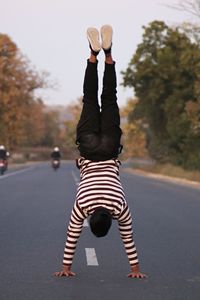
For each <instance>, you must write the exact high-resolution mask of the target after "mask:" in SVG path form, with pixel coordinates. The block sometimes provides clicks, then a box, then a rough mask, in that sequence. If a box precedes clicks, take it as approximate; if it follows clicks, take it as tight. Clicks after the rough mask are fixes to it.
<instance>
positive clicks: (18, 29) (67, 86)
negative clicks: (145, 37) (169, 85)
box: [0, 0, 191, 106]
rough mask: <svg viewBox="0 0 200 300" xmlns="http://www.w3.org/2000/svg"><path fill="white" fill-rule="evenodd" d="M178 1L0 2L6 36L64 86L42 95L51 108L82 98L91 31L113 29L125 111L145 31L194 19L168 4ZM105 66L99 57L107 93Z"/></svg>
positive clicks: (1, 26) (1, 27)
mask: <svg viewBox="0 0 200 300" xmlns="http://www.w3.org/2000/svg"><path fill="white" fill-rule="evenodd" d="M174 3H177V1H176V0H139V1H136V0H118V1H117V0H100V1H94V0H83V1H81V0H71V1H70V0H6V1H5V0H0V7H1V17H0V33H4V34H8V35H9V36H10V38H11V39H12V40H13V41H14V42H15V43H16V44H17V46H18V48H19V49H20V50H21V52H22V53H23V54H24V55H25V56H27V57H28V59H29V60H30V62H31V65H32V66H34V67H35V68H36V69H37V70H38V71H48V72H49V73H50V78H51V80H53V81H56V82H57V83H58V87H57V89H56V90H55V91H53V90H50V89H48V90H46V91H45V92H42V95H43V100H44V102H45V103H46V104H49V105H59V104H61V105H68V104H70V103H72V102H73V101H76V99H77V98H79V97H80V96H82V84H83V76H84V70H85V66H86V59H87V58H88V55H89V48H88V42H87V37H86V30H87V27H91V26H92V27H96V28H98V29H100V27H101V26H102V25H104V24H110V25H112V27H113V30H114V35H113V51H112V53H113V56H114V59H115V61H116V70H117V78H118V103H119V106H122V105H124V104H125V103H126V101H127V98H129V97H132V96H133V95H134V91H133V90H131V89H129V88H126V89H124V88H123V87H122V86H120V83H121V81H122V76H121V75H120V72H121V71H122V70H125V69H126V68H127V66H128V63H129V61H130V60H131V58H132V56H133V54H134V52H135V50H136V48H137V45H138V44H139V43H140V42H142V34H143V30H142V26H143V25H144V26H147V25H148V24H149V22H152V21H154V20H163V21H165V22H166V23H167V24H168V25H173V24H177V23H181V22H183V21H185V20H189V19H191V16H189V15H188V14H187V13H184V12H180V11H177V10H174V9H170V8H168V7H166V6H165V4H174ZM103 66H104V57H103V53H100V55H99V80H100V81H99V82H100V89H101V81H102V72H103Z"/></svg>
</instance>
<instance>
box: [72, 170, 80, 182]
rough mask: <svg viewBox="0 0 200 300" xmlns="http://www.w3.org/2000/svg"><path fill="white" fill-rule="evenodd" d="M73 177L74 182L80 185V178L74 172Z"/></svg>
mask: <svg viewBox="0 0 200 300" xmlns="http://www.w3.org/2000/svg"><path fill="white" fill-rule="evenodd" d="M72 176H73V178H74V181H75V183H76V185H78V184H79V178H78V177H77V176H76V174H75V172H74V171H72Z"/></svg>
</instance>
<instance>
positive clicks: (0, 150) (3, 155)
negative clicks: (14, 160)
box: [0, 145, 10, 169]
mask: <svg viewBox="0 0 200 300" xmlns="http://www.w3.org/2000/svg"><path fill="white" fill-rule="evenodd" d="M9 155H10V154H9V152H8V151H7V150H6V148H5V146H4V145H0V160H2V161H3V162H4V164H5V169H7V167H8V160H7V159H8V157H9Z"/></svg>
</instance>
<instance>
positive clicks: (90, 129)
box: [77, 28, 101, 142]
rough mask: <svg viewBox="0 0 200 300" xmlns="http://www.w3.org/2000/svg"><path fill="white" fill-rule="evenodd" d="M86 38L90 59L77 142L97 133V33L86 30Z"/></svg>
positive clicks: (98, 49) (98, 47)
mask: <svg viewBox="0 0 200 300" xmlns="http://www.w3.org/2000/svg"><path fill="white" fill-rule="evenodd" d="M87 37H88V41H89V46H90V50H91V53H90V57H89V59H88V60H87V67H86V70H85V77H84V83H83V108H82V113H81V116H80V120H79V122H78V124H77V141H78V142H80V139H81V136H83V135H85V134H88V133H89V134H90V133H97V132H99V126H100V124H99V121H100V107H99V103H98V73H97V64H98V61H97V55H98V53H99V51H100V49H101V45H100V42H99V33H98V30H97V29H95V28H88V30H87Z"/></svg>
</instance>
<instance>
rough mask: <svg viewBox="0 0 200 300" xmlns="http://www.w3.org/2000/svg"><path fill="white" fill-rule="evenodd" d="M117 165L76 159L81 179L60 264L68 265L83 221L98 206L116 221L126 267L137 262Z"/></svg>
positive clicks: (114, 160)
mask: <svg viewBox="0 0 200 300" xmlns="http://www.w3.org/2000/svg"><path fill="white" fill-rule="evenodd" d="M119 165H120V162H119V160H116V159H111V160H106V161H99V162H93V161H91V160H87V159H84V158H79V159H78V160H77V166H78V168H79V169H80V179H81V180H80V183H79V187H78V190H77V196H76V201H75V204H74V207H73V209H72V213H71V218H70V222H69V226H68V232H67V241H66V244H65V250H64V258H63V265H67V266H71V264H72V260H73V256H74V253H75V249H76V243H77V241H78V238H79V236H80V233H81V231H82V227H83V222H84V219H85V218H87V217H88V216H89V215H91V214H92V213H93V212H94V210H95V209H96V208H97V207H100V206H101V207H105V208H107V209H108V210H109V211H110V213H111V215H112V217H113V219H116V220H117V221H118V227H119V231H120V236H121V238H122V240H123V243H124V247H125V250H126V253H127V256H128V259H129V262H130V265H131V266H133V265H135V264H137V263H138V258H137V251H136V247H135V244H134V241H133V231H132V218H131V214H130V210H129V207H128V205H127V202H126V200H125V195H124V191H123V188H122V185H121V182H120V177H119Z"/></svg>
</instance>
